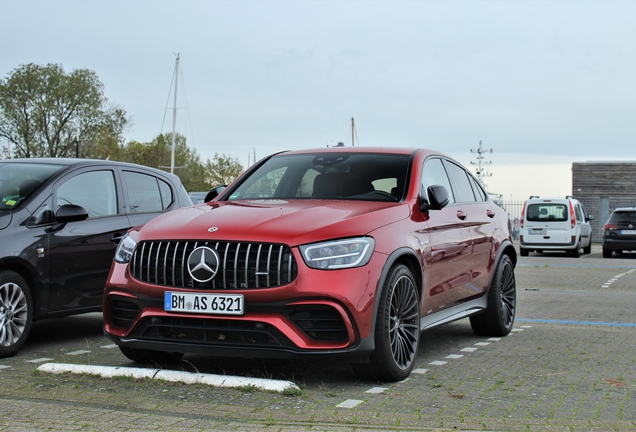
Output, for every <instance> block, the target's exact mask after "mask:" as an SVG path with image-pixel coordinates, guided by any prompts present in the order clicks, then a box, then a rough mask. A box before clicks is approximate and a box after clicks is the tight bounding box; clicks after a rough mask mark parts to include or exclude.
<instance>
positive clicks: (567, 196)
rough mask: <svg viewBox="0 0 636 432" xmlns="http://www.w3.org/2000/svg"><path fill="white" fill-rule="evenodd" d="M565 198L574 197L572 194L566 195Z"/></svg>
mask: <svg viewBox="0 0 636 432" xmlns="http://www.w3.org/2000/svg"><path fill="white" fill-rule="evenodd" d="M565 198H566V199H574V197H573V196H572V195H566V196H565Z"/></svg>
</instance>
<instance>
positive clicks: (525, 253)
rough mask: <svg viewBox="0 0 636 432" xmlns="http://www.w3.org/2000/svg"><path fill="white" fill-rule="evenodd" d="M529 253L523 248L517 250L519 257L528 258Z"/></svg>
mask: <svg viewBox="0 0 636 432" xmlns="http://www.w3.org/2000/svg"><path fill="white" fill-rule="evenodd" d="M529 253H530V251H529V250H528V249H525V248H519V255H521V256H528V254H529Z"/></svg>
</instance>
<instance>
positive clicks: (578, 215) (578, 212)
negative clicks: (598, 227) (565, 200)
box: [574, 204, 583, 222]
mask: <svg viewBox="0 0 636 432" xmlns="http://www.w3.org/2000/svg"><path fill="white" fill-rule="evenodd" d="M574 212H575V213H576V220H577V221H578V222H583V211H582V210H581V204H577V205H576V206H575V207H574Z"/></svg>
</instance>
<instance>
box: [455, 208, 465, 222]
mask: <svg viewBox="0 0 636 432" xmlns="http://www.w3.org/2000/svg"><path fill="white" fill-rule="evenodd" d="M466 216H467V215H466V213H464V212H463V211H461V210H457V217H458V218H459V219H461V220H464V219H466Z"/></svg>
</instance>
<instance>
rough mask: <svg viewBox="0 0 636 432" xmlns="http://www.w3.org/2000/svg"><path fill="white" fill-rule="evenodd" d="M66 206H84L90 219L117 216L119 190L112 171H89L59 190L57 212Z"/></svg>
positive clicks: (69, 181)
mask: <svg viewBox="0 0 636 432" xmlns="http://www.w3.org/2000/svg"><path fill="white" fill-rule="evenodd" d="M65 204H75V205H79V206H82V207H84V208H85V209H86V211H87V212H88V217H89V218H96V217H103V216H111V215H115V214H117V188H116V186H115V177H114V174H113V172H112V171H111V170H101V171H89V172H84V173H81V174H78V175H76V176H75V177H72V178H71V179H69V180H67V181H65V182H64V183H63V184H62V185H61V186H59V187H58V188H57V194H56V210H57V209H58V208H60V207H61V206H63V205H65Z"/></svg>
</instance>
